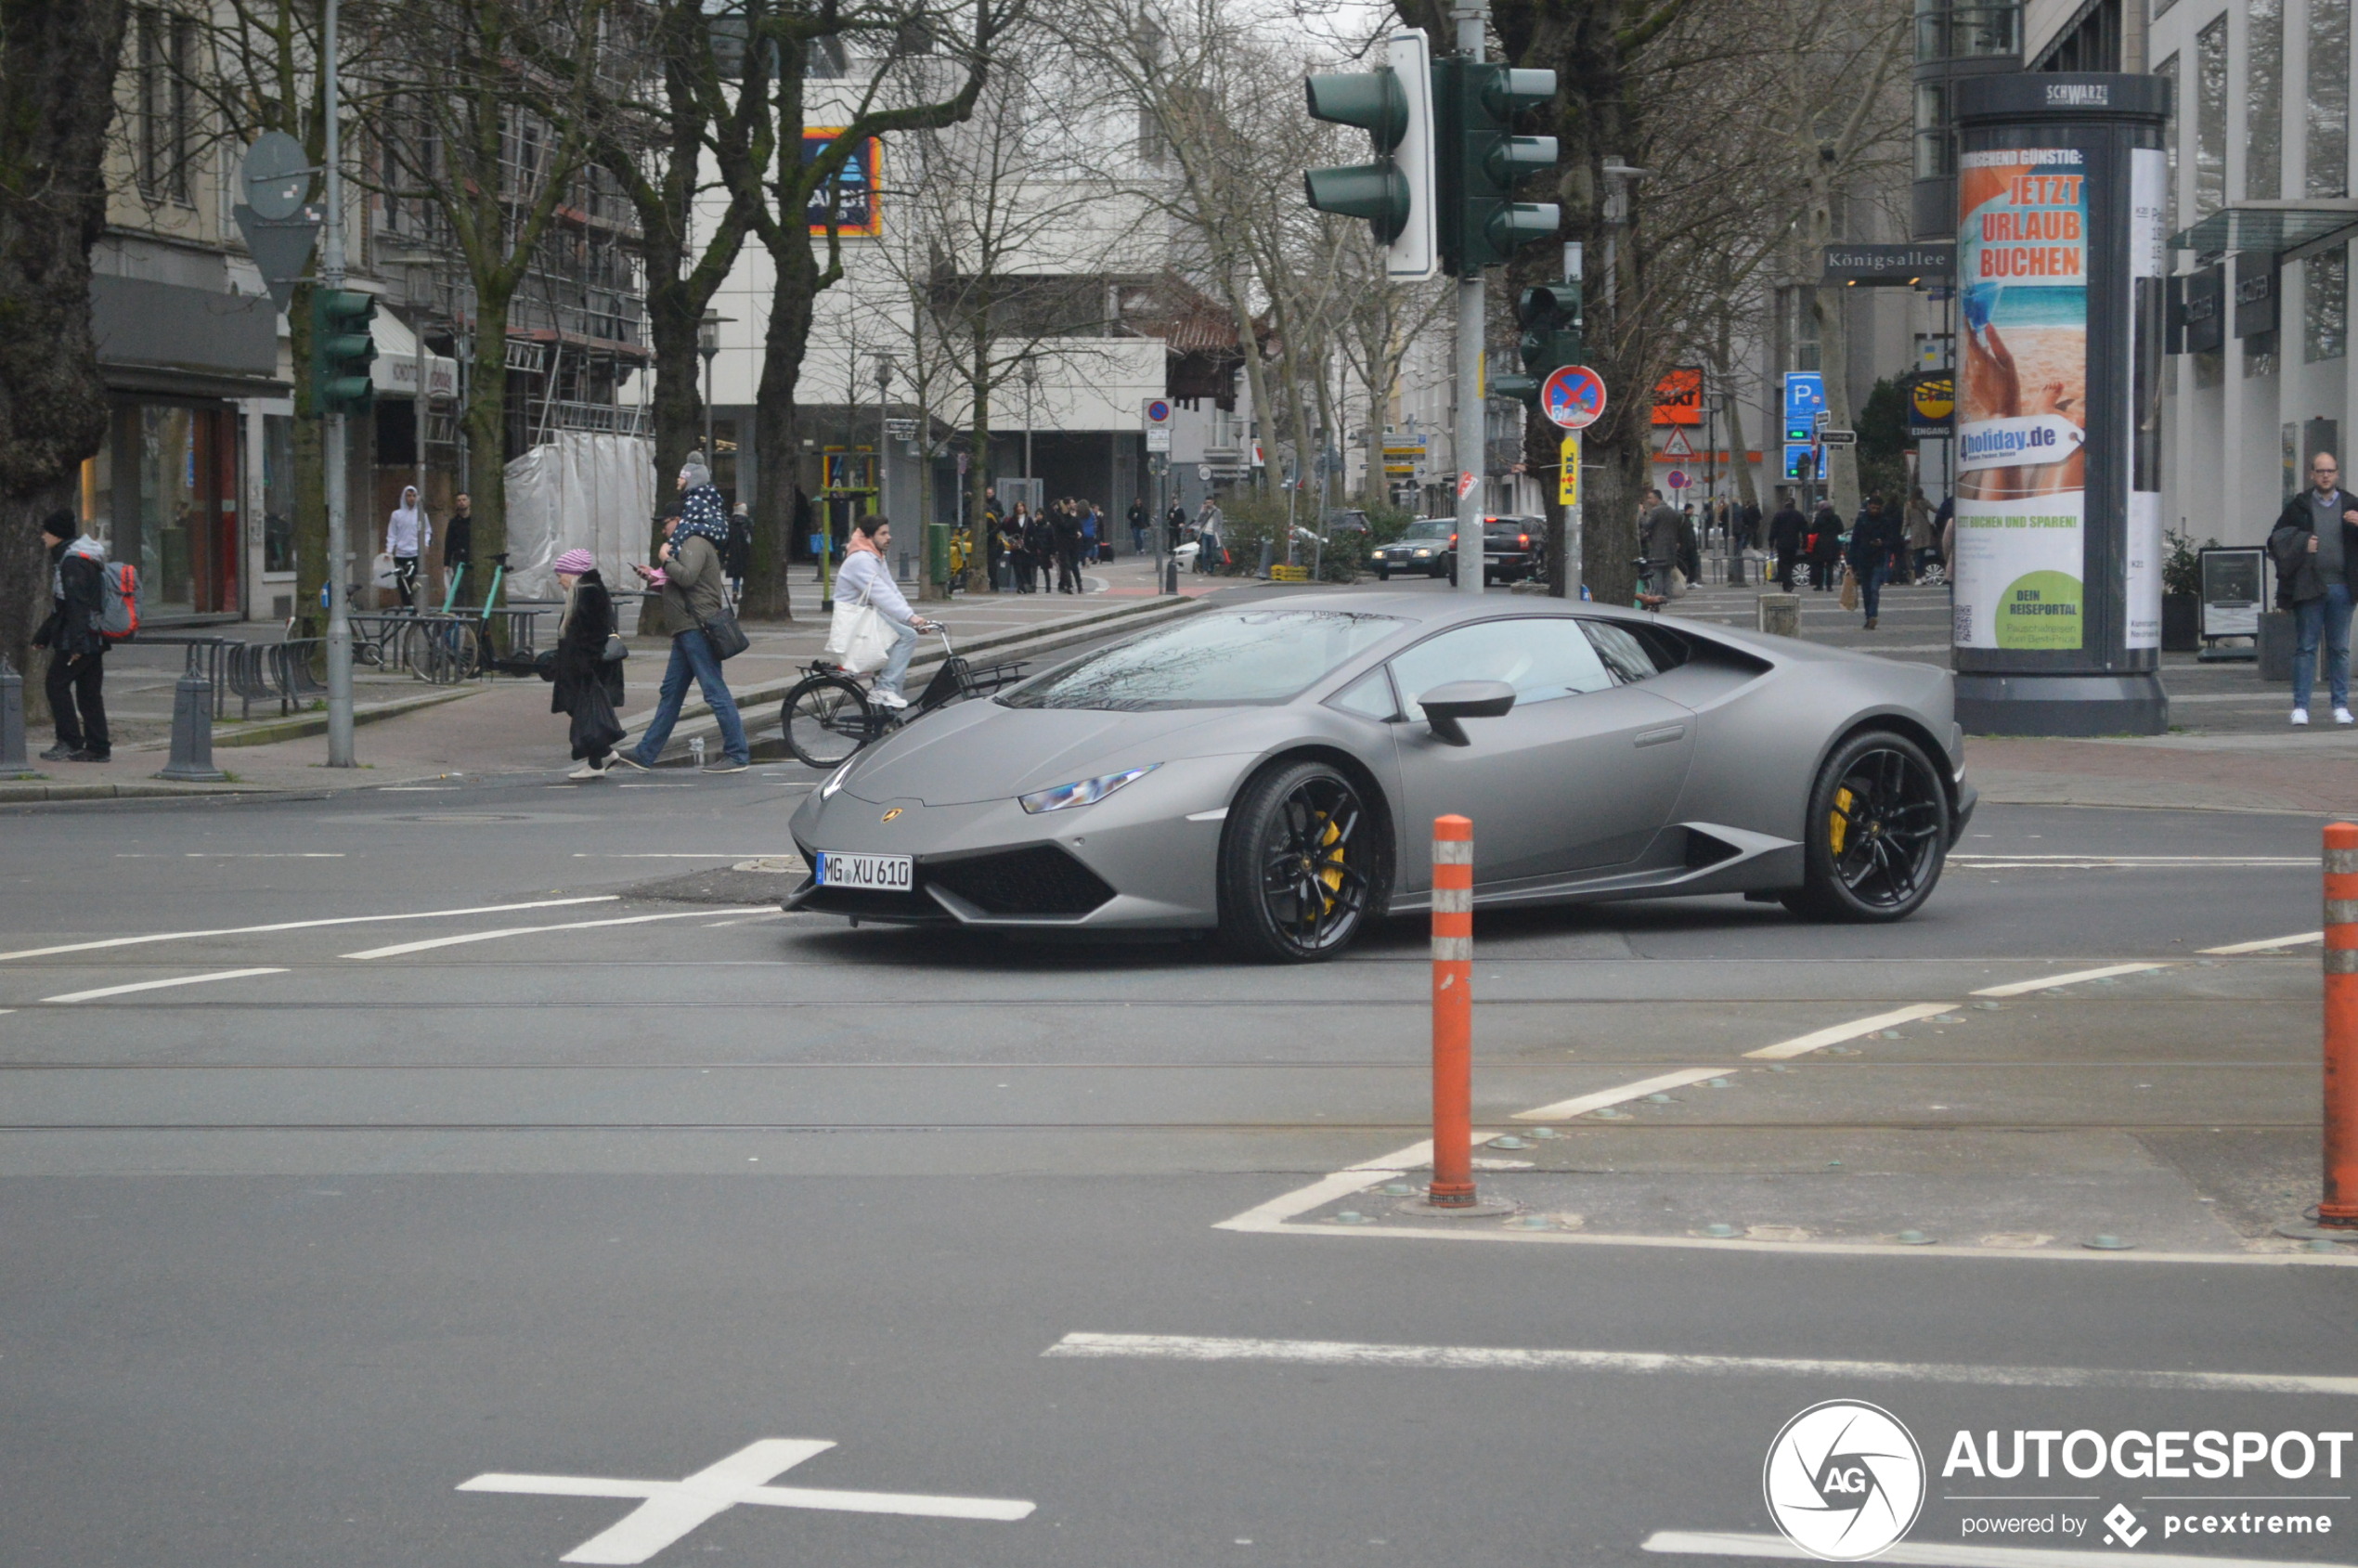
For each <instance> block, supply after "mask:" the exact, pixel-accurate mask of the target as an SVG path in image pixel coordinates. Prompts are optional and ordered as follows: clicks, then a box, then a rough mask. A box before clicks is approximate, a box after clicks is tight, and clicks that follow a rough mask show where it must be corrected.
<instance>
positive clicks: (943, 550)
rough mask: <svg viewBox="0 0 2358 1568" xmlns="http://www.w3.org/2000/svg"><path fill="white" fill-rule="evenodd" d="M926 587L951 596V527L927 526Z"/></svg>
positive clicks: (944, 524)
mask: <svg viewBox="0 0 2358 1568" xmlns="http://www.w3.org/2000/svg"><path fill="white" fill-rule="evenodd" d="M926 588H927V589H929V590H935V591H938V592H939V593H940V595H941V596H942V597H943V598H945V599H946V598H948V597H949V596H950V525H949V524H947V523H928V524H926Z"/></svg>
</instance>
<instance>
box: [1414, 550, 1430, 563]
mask: <svg viewBox="0 0 2358 1568" xmlns="http://www.w3.org/2000/svg"><path fill="white" fill-rule="evenodd" d="M1431 554H1432V551H1429V550H1420V551H1417V559H1418V560H1419V561H1422V560H1423V559H1424V558H1425V557H1426V556H1428V555H1431Z"/></svg>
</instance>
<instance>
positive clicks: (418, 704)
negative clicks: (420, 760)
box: [139, 684, 489, 751]
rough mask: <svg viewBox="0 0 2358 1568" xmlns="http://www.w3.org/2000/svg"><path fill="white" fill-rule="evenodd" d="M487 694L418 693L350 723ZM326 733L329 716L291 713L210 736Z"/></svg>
mask: <svg viewBox="0 0 2358 1568" xmlns="http://www.w3.org/2000/svg"><path fill="white" fill-rule="evenodd" d="M487 690H489V688H488V687H486V686H477V685H472V684H471V685H466V686H461V687H459V688H457V689H455V690H452V691H446V692H421V693H418V694H417V695H416V696H414V697H395V698H394V699H393V700H392V701H391V702H385V703H376V704H373V705H371V706H368V707H362V706H359V705H358V704H357V703H356V704H354V705H353V709H352V722H353V724H354V726H355V727H357V726H359V725H362V724H373V723H375V722H376V721H377V720H378V719H398V718H400V717H401V716H402V715H403V714H405V713H416V712H418V711H419V710H420V709H421V708H429V707H439V706H442V705H443V704H444V703H455V702H457V701H459V700H460V698H461V697H472V696H473V695H475V694H476V693H479V692H484V691H487ZM327 732H328V716H327V715H326V714H325V713H316V712H315V713H292V714H289V715H288V716H287V717H286V718H284V719H264V720H263V721H262V722H261V723H259V724H256V725H254V726H253V727H252V728H251V729H240V730H231V731H228V732H222V731H219V730H215V731H214V732H213V744H214V745H216V746H225V745H229V746H236V745H275V744H276V743H278V742H279V741H299V740H302V739H303V738H304V736H306V735H324V734H326V733H327ZM139 749H140V750H143V751H169V750H171V749H172V747H171V745H170V743H168V742H167V743H165V744H164V745H144V746H141V747H140V748H139Z"/></svg>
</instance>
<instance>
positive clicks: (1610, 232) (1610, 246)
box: [1598, 152, 1653, 325]
mask: <svg viewBox="0 0 2358 1568" xmlns="http://www.w3.org/2000/svg"><path fill="white" fill-rule="evenodd" d="M1598 172H1599V173H1600V174H1602V175H1604V176H1605V320H1606V322H1607V323H1608V325H1610V323H1611V322H1612V320H1613V298H1614V292H1615V285H1616V283H1617V281H1618V280H1617V279H1616V277H1615V273H1616V270H1617V269H1616V268H1615V267H1614V266H1613V263H1614V259H1615V256H1616V251H1615V244H1614V242H1615V240H1617V239H1618V238H1619V236H1620V231H1621V230H1622V229H1624V228H1626V227H1628V226H1629V182H1630V181H1631V180H1641V179H1644V178H1645V177H1646V176H1647V175H1651V174H1652V173H1653V171H1652V169H1639V168H1635V167H1632V166H1631V165H1629V164H1627V163H1625V162H1622V161H1621V154H1619V153H1617V152H1608V153H1606V154H1605V162H1604V166H1603V168H1602V169H1600V170H1599V171H1598Z"/></svg>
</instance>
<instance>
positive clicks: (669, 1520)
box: [459, 1437, 1033, 1562]
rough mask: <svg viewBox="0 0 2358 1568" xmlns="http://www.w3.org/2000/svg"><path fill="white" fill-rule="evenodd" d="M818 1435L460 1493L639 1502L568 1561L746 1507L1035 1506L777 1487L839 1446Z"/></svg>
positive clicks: (980, 1510) (500, 1480)
mask: <svg viewBox="0 0 2358 1568" xmlns="http://www.w3.org/2000/svg"><path fill="white" fill-rule="evenodd" d="M834 1446H835V1445H834V1444H833V1443H830V1442H827V1441H826V1440H825V1439H823V1438H814V1437H765V1438H763V1439H761V1440H760V1441H759V1442H758V1443H749V1444H747V1445H745V1447H743V1448H740V1449H738V1450H737V1451H736V1452H735V1453H733V1454H732V1455H730V1456H729V1457H728V1458H725V1459H722V1460H721V1461H720V1462H719V1464H715V1465H707V1466H706V1467H705V1468H704V1469H703V1470H700V1471H696V1473H695V1474H693V1475H691V1476H689V1477H687V1478H686V1479H684V1480H681V1481H610V1480H607V1479H605V1478H604V1477H602V1476H595V1475H501V1474H498V1473H494V1474H490V1475H478V1476H476V1477H475V1478H474V1479H473V1481H464V1482H460V1484H459V1490H460V1491H461V1492H523V1493H529V1494H531V1495H533V1496H535V1497H638V1498H641V1499H642V1500H641V1502H640V1504H639V1506H638V1507H637V1508H635V1509H632V1510H630V1512H629V1514H628V1516H626V1517H625V1518H624V1519H623V1520H622V1522H621V1523H618V1524H616V1525H615V1526H614V1527H613V1528H612V1529H610V1530H606V1531H603V1532H602V1533H601V1534H599V1535H596V1536H591V1537H590V1538H589V1539H588V1540H586V1541H584V1542H582V1543H581V1544H580V1545H579V1546H577V1547H576V1548H574V1549H572V1550H571V1551H569V1552H567V1553H565V1554H564V1557H562V1558H560V1559H558V1561H559V1562H646V1561H647V1559H649V1558H651V1557H653V1556H654V1554H655V1553H657V1552H659V1551H661V1550H662V1549H664V1548H666V1547H667V1546H669V1545H671V1544H672V1543H673V1542H674V1541H677V1540H679V1539H680V1538H681V1537H682V1536H686V1535H687V1534H688V1532H690V1531H691V1530H693V1529H694V1528H695V1527H696V1526H697V1525H699V1524H702V1523H705V1521H706V1520H708V1519H711V1518H713V1517H715V1516H716V1515H719V1514H722V1513H726V1512H727V1511H728V1510H731V1509H732V1508H734V1507H736V1506H737V1505H738V1504H739V1503H758V1504H761V1505H763V1506H765V1507H768V1508H814V1509H829V1510H836V1511H837V1512H843V1513H908V1514H918V1515H922V1516H924V1517H926V1518H930V1519H996V1520H1001V1521H1004V1522H1012V1521H1015V1520H1018V1519H1022V1518H1024V1517H1025V1516H1026V1515H1028V1514H1030V1512H1031V1510H1032V1507H1033V1505H1032V1504H1030V1503H1028V1502H1025V1501H1023V1500H1022V1499H1020V1498H1015V1497H926V1496H923V1495H921V1494H919V1493H915V1492H827V1491H821V1490H819V1489H817V1488H815V1487H808V1486H771V1485H769V1484H767V1483H769V1482H770V1481H771V1480H773V1479H775V1478H776V1477H778V1476H780V1475H783V1474H784V1473H785V1472H786V1471H790V1470H792V1469H794V1467H795V1466H797V1465H798V1464H800V1463H802V1461H803V1460H805V1459H808V1458H812V1457H813V1456H814V1455H819V1454H823V1453H825V1452H826V1451H827V1450H828V1449H830V1448H832V1447H834Z"/></svg>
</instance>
